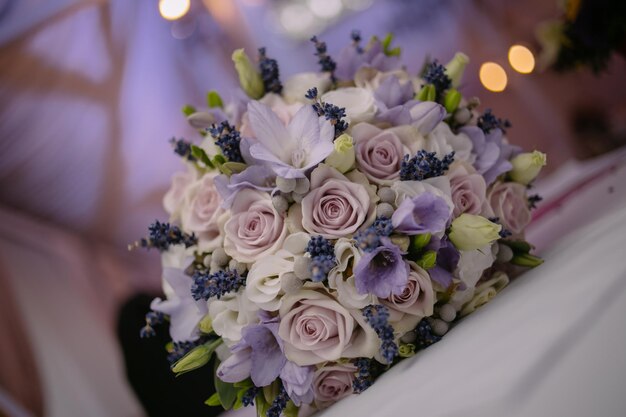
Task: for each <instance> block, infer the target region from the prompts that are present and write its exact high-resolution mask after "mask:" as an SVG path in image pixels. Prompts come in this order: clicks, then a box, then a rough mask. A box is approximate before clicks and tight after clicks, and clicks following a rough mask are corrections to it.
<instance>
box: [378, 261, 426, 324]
mask: <svg viewBox="0 0 626 417" xmlns="http://www.w3.org/2000/svg"><path fill="white" fill-rule="evenodd" d="M380 302H381V304H383V305H385V306H387V307H388V308H389V322H390V323H392V324H393V327H394V329H395V330H396V331H397V332H400V333H405V332H407V331H409V330H411V329H414V328H415V326H417V323H419V321H420V320H421V319H422V318H424V317H428V316H432V314H433V306H434V304H435V294H434V292H433V286H432V283H431V281H430V276H429V275H428V273H427V272H426V271H424V270H423V269H422V268H420V267H419V266H417V265H415V264H414V263H411V272H410V273H409V282H408V284H407V286H406V287H405V288H404V290H403V291H402V293H401V294H399V295H392V296H391V297H389V298H387V299H384V300H380Z"/></svg>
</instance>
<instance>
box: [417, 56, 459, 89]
mask: <svg viewBox="0 0 626 417" xmlns="http://www.w3.org/2000/svg"><path fill="white" fill-rule="evenodd" d="M422 78H423V79H424V81H426V83H428V84H432V85H433V86H434V87H435V91H436V92H437V97H439V96H440V95H441V94H442V93H443V92H444V91H445V90H447V89H448V88H450V86H451V85H452V80H451V79H450V77H448V75H447V74H446V67H444V66H443V65H441V64H440V63H439V62H438V61H437V60H434V61H433V62H431V63H430V64H428V65H427V66H426V68H425V70H424V75H423V76H422Z"/></svg>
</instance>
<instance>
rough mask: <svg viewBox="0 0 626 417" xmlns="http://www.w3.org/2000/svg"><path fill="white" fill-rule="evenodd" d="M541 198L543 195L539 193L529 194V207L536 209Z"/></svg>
mask: <svg viewBox="0 0 626 417" xmlns="http://www.w3.org/2000/svg"><path fill="white" fill-rule="evenodd" d="M541 200H543V197H542V196H540V195H539V194H533V195H530V196H528V208H530V209H536V208H537V203H539V202H540V201H541Z"/></svg>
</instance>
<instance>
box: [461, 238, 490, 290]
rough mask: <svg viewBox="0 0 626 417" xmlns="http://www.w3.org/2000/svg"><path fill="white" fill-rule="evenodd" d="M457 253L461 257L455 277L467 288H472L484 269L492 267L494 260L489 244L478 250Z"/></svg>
mask: <svg viewBox="0 0 626 417" xmlns="http://www.w3.org/2000/svg"><path fill="white" fill-rule="evenodd" d="M459 252H460V254H461V257H460V259H459V263H458V265H457V268H456V271H455V275H456V276H457V277H458V278H459V279H460V280H461V281H463V283H464V284H465V285H466V286H467V287H468V288H474V287H475V286H476V283H477V282H478V280H479V279H480V277H481V276H482V275H483V272H484V271H485V269H487V268H489V267H490V266H491V265H493V262H494V261H495V259H496V258H495V256H494V255H493V252H492V251H491V244H489V245H487V246H484V247H482V248H480V249H476V250H462V251H459Z"/></svg>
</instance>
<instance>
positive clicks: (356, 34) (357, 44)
mask: <svg viewBox="0 0 626 417" xmlns="http://www.w3.org/2000/svg"><path fill="white" fill-rule="evenodd" d="M350 38H351V39H352V44H353V45H354V48H355V49H356V51H357V53H359V54H362V53H363V48H362V47H361V32H360V31H358V30H353V31H352V32H351V33H350Z"/></svg>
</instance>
